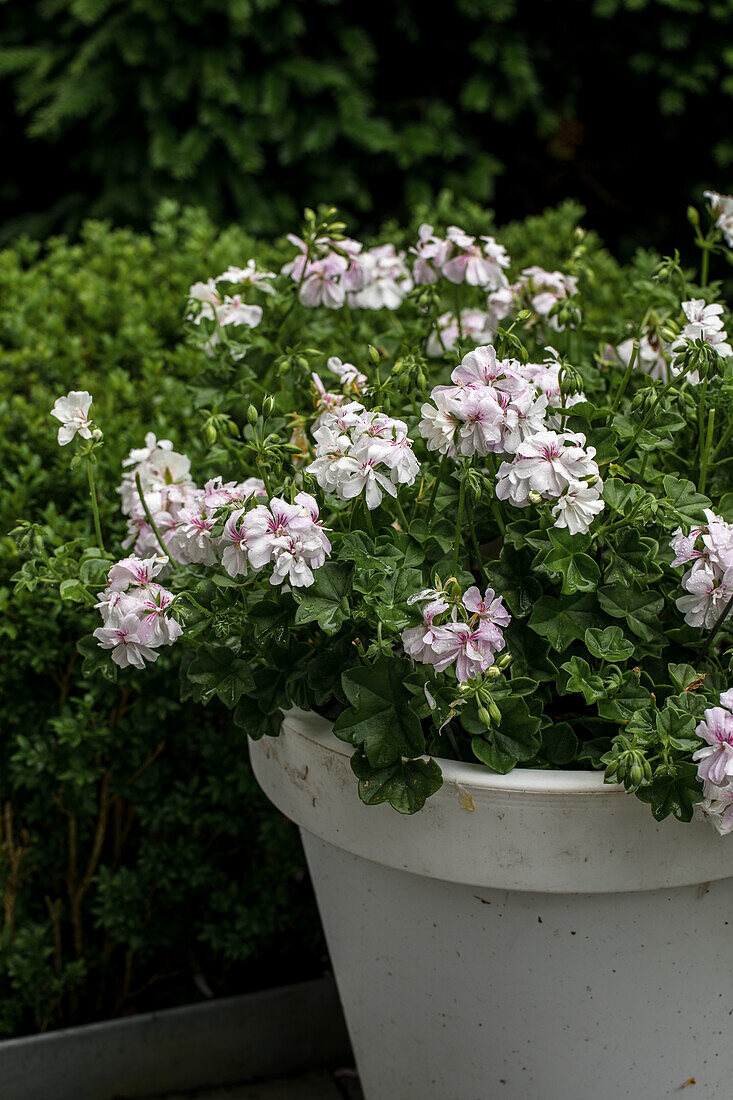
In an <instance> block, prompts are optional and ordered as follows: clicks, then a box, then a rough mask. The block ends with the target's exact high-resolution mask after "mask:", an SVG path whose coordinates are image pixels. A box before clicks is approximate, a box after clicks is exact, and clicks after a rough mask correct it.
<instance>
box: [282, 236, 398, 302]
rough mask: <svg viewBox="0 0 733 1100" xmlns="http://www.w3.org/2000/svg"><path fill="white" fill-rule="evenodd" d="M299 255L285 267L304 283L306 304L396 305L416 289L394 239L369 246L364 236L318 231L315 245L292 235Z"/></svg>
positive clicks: (302, 293) (302, 297)
mask: <svg viewBox="0 0 733 1100" xmlns="http://www.w3.org/2000/svg"><path fill="white" fill-rule="evenodd" d="M288 240H289V241H290V243H291V244H293V245H295V247H296V248H297V249H298V252H299V255H298V256H296V258H295V259H294V260H291V261H289V262H288V263H286V264H285V265H284V266H283V268H282V271H281V273H282V274H283V275H288V276H290V278H291V279H292V280H293V281H294V282H295V283H297V284H298V285H299V287H300V289H299V292H298V297H299V300H300V302H301V303H302V304H303V305H305V306H312V307H315V306H325V307H326V308H327V309H340V308H341V307H342V306H344V305H349V306H352V307H353V308H355V309H397V308H398V307H399V306H400V305H401V304H402V302H403V300H404V298H405V295H406V294H408V293H409V292H410V291H411V290H412V285H413V284H412V278H411V276H410V272H409V269H408V267H407V264H406V262H405V254H404V252H398V251H397V250H396V249H395V247H394V245H393V244H384V245H378V246H377V247H375V248H367V249H365V248H364V246H363V245H362V243H361V242H360V241H355V240H351V239H350V238H344V239H342V240H339V241H338V242H337V241H332V240H330V239H329V238H327V237H319V238H318V239H317V240H316V241H315V242H313V243H312V244H311V245H310V246H308V245H307V244H306V242H305V241H303V240H301V238H300V237H296V236H294V235H293V234H289V235H288Z"/></svg>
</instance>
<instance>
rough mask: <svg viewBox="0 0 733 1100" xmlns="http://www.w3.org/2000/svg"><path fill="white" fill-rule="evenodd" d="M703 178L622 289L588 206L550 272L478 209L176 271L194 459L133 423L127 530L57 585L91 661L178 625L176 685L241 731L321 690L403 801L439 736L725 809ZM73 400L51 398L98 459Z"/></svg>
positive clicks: (718, 510) (657, 804) (123, 497)
mask: <svg viewBox="0 0 733 1100" xmlns="http://www.w3.org/2000/svg"><path fill="white" fill-rule="evenodd" d="M708 198H709V203H710V209H709V212H708V215H707V216H708V221H709V224H708V228H707V229H703V227H702V224H701V222H702V219H701V217H700V215H699V214H698V213H697V212H696V211H694V210H691V211H690V213H689V218H690V221H691V223H692V225H693V228H694V231H695V239H696V243H697V245H698V246H699V248H700V249H701V252H702V263H701V270H700V271H699V272H694V271H692V270H688V269H686V268H685V267H684V266H683V265H682V264H681V263H680V260H679V258H678V256H677V255H675V257H672V258H666V259H663V260H660V261H659V262H656V266H654V262H652V264H651V266H650V264H649V261H648V260H647V262H646V267H644V264H643V263H641V264H640V265H638V266H637V267H636V268H631V269H628V285H627V288H626V289H627V291H628V293H627V294H626V295H625V296H623V297H620V296H619V295H618V294H617V293H616V291H615V289H614V291H613V292H612V293H606V292H605V289H604V286H603V285H602V278H601V277H599V275H598V270H601V272H602V270H603V269H602V267H601V268H600V269H598V270H597V268H596V259H597V257H598V255H599V252H598V250H596V252H595V253H594V252H593V250H591V249H589V248H588V245H587V238H586V237H585V236H584V234H583V233H582V232H580V231H579V232H578V234H577V236H576V239H575V243H574V247H573V249H572V251H571V252H569V253H568V255H567V257H566V263H565V266H564V270H562V271H560V270H544V269H543V268H541V267H539V266H537V265H536V264H534V265H532V266H529V267H525V268H520V269H519V270H516V269H515V268H514V265H513V262H512V259H511V257H510V256H509V254H508V252H507V250H506V248H505V247H504V246H503V245H502V244H501V243H500V242H499V241H498V240H497V239H495V238H494V237H492V236H487V235H483V236H474V235H471V234H470V233H469V232H468V231H466V230H464V229H463V228H461V227H458V226H455V225H450V226H448V227H447V228H446V229H445V230H444V231H441V230H439V229H435V228H434V227H433V226H431V225H423V226H422V227H421V228H420V231H419V234H418V236H417V239H416V240H414V241H413V242H412V244H411V245H409V246H408V247H406V248H402V247H400V245H401V243H402V239H401V238H398V239H397V240H393V241H383V242H381V243H380V244H378V245H376V246H373V247H367V246H366V245H365V244H363V243H362V242H360V241H356V240H353V239H350V238H348V237H346V236H345V235H344V228H345V227H344V226H343V224H341V223H339V222H337V221H335V212H334V211H325V212H322V213H321V214H319V215H316V214H314V213H313V212H311V211H308V212H307V213H306V220H305V225H304V227H303V230H302V232H301V235H300V236H298V237H295V236H291V237H289V238H288V241H289V244H288V245H283V246H282V248H281V251H280V253H279V260H278V263H277V264H270V265H268V266H278V267H279V271H278V272H275V271H272V270H261V269H260V268H259V267H258V266H257V264H256V263H255V262H254V260H253V259H252V258H251V257H242V262H243V263H244V265H245V266H244V267H240V268H229V269H228V270H227V271H225V272H224V273H223V274H221V275H219V276H218V277H214V278H209V279H208V280H206V281H202V282H200V283H197V284H196V285H195V286H193V287H192V288H191V294H190V299H189V301H188V303H184V302H182V303H181V309H182V315H183V316H184V317H185V319H186V324H187V325H188V326H189V330H190V337H191V340H192V341H193V342H194V343H195V344H196V345H197V346H198V347H199V348H200V356H201V373H200V376H199V378H198V379H197V380H196V382H195V383H194V384H193V386H192V402H193V403H194V405H195V406H196V407H198V408H199V409H200V410H201V416H202V432H203V435H204V438H205V439H206V441H207V443H208V445H209V448H210V450H209V456H208V460H207V468H206V471H205V472H204V471H202V472H200V473H199V472H197V471H196V470H192V467H191V462H190V461H189V459H188V458H187V457H186V455H185V453H184V451H185V441H177V444H176V446H174V444H173V443H172V442H171V441H169V440H158V439H156V438H155V436H154V435H152V434H149V435H148V436H147V437H146V438H145V440H144V445H143V446H141V447H140V449H139V450H135V451H133V452H132V453H131V454H130V456H129V459H128V460H127V463H126V465H125V469H124V471H123V473H122V479H121V484H120V486H119V488H118V493H119V495H120V504H121V508H122V511H123V513H124V515H125V517H126V520H127V527H128V537H127V540H126V541H125V542H124V543H123V546H122V547H120V548H118V552H117V554H116V555H112V556H110V555H109V554H108V552H107V551H105V550H104V547H103V545H102V535H101V532H99V538H98V541H99V549H98V551H95V552H94V554H96V555H97V564H96V567H92V566H90V564H89V555H88V554H87V559H86V572H82V573H80V579H79V581H78V582H76V581H72V582H70V581H69V580H68V578H67V579H66V581H65V582H64V583H65V584H66V585H67V592H68V588H69V585H70V584H72V585H76V586H77V587H76V588H75V593H76V598H79V599H83V600H86V601H87V602H88V603H89V605H90V609H91V607H92V605H94V608H95V609H96V613H97V614H99V615H100V616H101V625H98V626H97V627H96V629H94V631H93V635H94V639H95V640H96V643H98V646H99V647H101V648H100V649H98V650H96V656H95V653H94V651H93V650H94V647H93V643H92V644H91V645H90V643H89V641H88V640H86V641H85V642H83V643H82V648H83V651H84V653H85V656H86V659H87V663H88V667H89V668H90V669H91V668H95V667H100V666H103V669H104V671H105V672H106V674H107V675H114V674H116V672H117V670H118V669H121V670H125V669H126V667H127V666H129V665H132V666H135V668H136V669H139V668H141V667H143V666H144V665H145V664H147V663H148V662H152V661H155V660H156V658H157V656H158V653H159V650H160V648H161V647H162V646H170V645H173V644H175V645H176V646H178V647H181V648H182V650H183V655H182V666H181V667H182V683H183V695H184V699H185V698H192V699H194V700H197V701H199V702H202V703H206V702H207V700H209V699H211V698H212V697H213V696H215V695H216V696H218V697H219V698H220V699H222V700H224V701H225V702H226V703H227V704H228V706H229V707H231V708H232V709H233V711H234V722H235V723H237V724H238V725H239V726H240V727H243V728H245V729H246V730H247V732H248V733H249V735H250V736H251V737H253V738H258V737H261V736H263V735H265V734H267V735H276V734H277V733H278V732H279V728H280V722H281V718H282V713H283V710H284V709H285V708H288V707H292V706H298V707H302V708H307V709H314V710H316V711H318V712H320V713H321V714H323V715H325V716H327V717H328V718H329V719H332V720H333V722H334V726H333V728H334V732H335V734H336V735H337V736H338V737H340V738H341V739H343V740H344V741H346V742H348V743H350V744H351V745H352V746H353V749H354V755H353V761H352V765H353V770H354V772H355V775H356V777H357V779H358V783H359V793H360V795H361V797H362V799H363V800H364V801H365V802H367V803H377V802H382V801H388V802H389V803H391V805H392V806H393V807H394V808H395V809H397V810H399V811H400V812H402V813H412V812H414V811H416V810H419V809H420V808H421V807H422V805H423V804H424V802H425V800H426V798H427V797H428V796H429V795H431V794H432V793H433V792H435V791H436V790H437V789H438V788H439V787H440V785H441V783H442V778H441V768H440V759H441V758H457V759H461V760H466V761H473V762H474V763H480V764H482V765H484V766H485V767H487V768H489V769H491V770H492V771H494V772H498V773H506V772H509V771H510V770H511V769H512V768H515V767H517V766H519V767H525V768H527V767H529V768H570V769H579V768H605V776H606V779H607V781H609V782H617V783H621V784H623V785H624V787H625V788H626V790H627V791H630V792H635V793H636V794H637V795H638V797H639V798H641V799H642V800H643V801H645V802H647V803H649V804H650V806H651V809H652V812H653V814H654V816H655V817H656V818H657V819H662V818H664V817H666V816H667V815H669V814H673V815H674V816H675V817H677V818H679V819H680V820H685V821H687V820H689V819H690V818H691V817H692V816H693V810H694V808H695V807H698V812H699V813H701V814H703V815H704V816H705V817H706V818H708V819H709V820H710V821H711V822H712V824H713V825H714V826H715V827H716V828H717V829H718V831H719V832H721V833H725V832H730V831H733V684H732V683H731V679H732V678H731V666H732V664H733V644H732V643H733V633H732V632H731V625H732V624H733V492H731V481H730V471H731V466H730V463H731V461H733V449H732V448H731V436H732V435H733V419H731V412H732V411H733V349H732V348H731V345H730V343H729V339H728V328H729V324H730V318H729V314H728V311H727V309H726V307H725V305H724V304H723V303H722V301H721V300H720V299H721V293H722V285H721V284H720V283H711V282H710V281H709V269H710V261H711V258H712V259H713V260H715V259H716V258H717V257H723V258H725V257H727V258H728V259H731V254H730V253H729V252H728V246H729V245H730V243H731V232H730V218H731V214H730V211H731V210H733V198H728V197H725V196H720V195H717V194H714V193H709V195H708ZM90 405H91V398H90V395H89V394H87V393H86V392H84V391H75V392H72V393H70V394H69V395H68V396H67V397H66V398H62V399H60V400H59V401H58V402H57V404H56V406H55V408H54V410H53V415H54V416H55V417H56V418H57V419H58V420H60V421H61V425H62V426H61V430H60V433H59V442H60V443H61V444H64V445H65V444H67V443H68V442H69V441H70V440H71V439H72V437H74V436H75V435H76V436H78V437H79V438H78V439H77V444H78V445H79V447H80V450H79V453H78V455H77V456H76V458H77V461H82V462H85V463H86V464H87V466H88V469H89V471H90V476H91V474H92V469H93V465H94V454H95V449H96V448H97V447H100V446H102V445H103V437H102V433H101V431H100V428H99V427H97V426H95V425H94V423H93V420H92V419H91V409H90ZM177 448H180V449H177ZM94 493H95V489H94V485H93V482H92V497H93V499H94ZM92 557H94V555H92ZM114 557H117V558H118V559H119V560H116V561H113V559H114ZM94 568H96V571H97V575H99V576H100V577H102V578H103V581H104V583H101V584H99V585H97V586H95V584H94V575H93V574H94ZM85 578H86V579H85ZM124 674H125V675H139V672H125V673H124Z"/></svg>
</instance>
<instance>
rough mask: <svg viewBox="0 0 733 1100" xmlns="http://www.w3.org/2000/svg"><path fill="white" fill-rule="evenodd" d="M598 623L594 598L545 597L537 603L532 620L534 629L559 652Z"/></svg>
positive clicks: (530, 623) (578, 639)
mask: <svg viewBox="0 0 733 1100" xmlns="http://www.w3.org/2000/svg"><path fill="white" fill-rule="evenodd" d="M597 624H598V602H597V600H596V597H595V596H594V595H590V594H588V595H585V596H580V597H577V596H576V597H574V598H572V599H570V598H568V597H564V598H563V599H556V598H555V597H554V596H543V597H542V599H540V600H538V601H537V603H536V604H535V608H534V611H533V612H532V617H531V618H530V620H529V626H530V629H531V630H534V632H535V634H539V635H540V636H541V637H542V638H547V640H548V642H549V643H550V645H551V646H552V648H553V649H556V650H557V651H558V652H559V653H562V652H563V650H565V649H567V648H568V646H569V645H571V644H572V643H573V642H575V641H580V639H582V638H584V637H585V632H586V630H587V629H588V627H589V626H595V625H597Z"/></svg>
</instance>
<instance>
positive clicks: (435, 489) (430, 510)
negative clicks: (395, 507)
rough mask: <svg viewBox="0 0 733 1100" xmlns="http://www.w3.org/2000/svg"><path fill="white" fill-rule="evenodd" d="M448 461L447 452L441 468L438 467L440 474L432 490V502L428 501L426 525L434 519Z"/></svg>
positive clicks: (442, 459) (441, 462) (437, 475)
mask: <svg viewBox="0 0 733 1100" xmlns="http://www.w3.org/2000/svg"><path fill="white" fill-rule="evenodd" d="M447 461H448V452H447V451H446V452H445V454H444V455H443V457H442V458H441V460H440V466H439V467H438V473H437V474H436V476H435V482H434V484H433V489H432V492H431V494H430V500H429V501H428V514H427V515H426V516H425V523H426V524H429V523H430V520H431V519H432V516H433V509H434V508H435V498H436V497H437V495H438V486H439V485H440V480H441V477H442V475H443V471H444V470H445V465H446V462H447Z"/></svg>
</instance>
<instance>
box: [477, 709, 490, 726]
mask: <svg viewBox="0 0 733 1100" xmlns="http://www.w3.org/2000/svg"><path fill="white" fill-rule="evenodd" d="M478 716H479V720H480V721H481V722H483V724H484V725H485V726H490V725H491V715H490V714H489V712H488V710H487V709H486V707H483V706H480V707H479V708H478Z"/></svg>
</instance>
